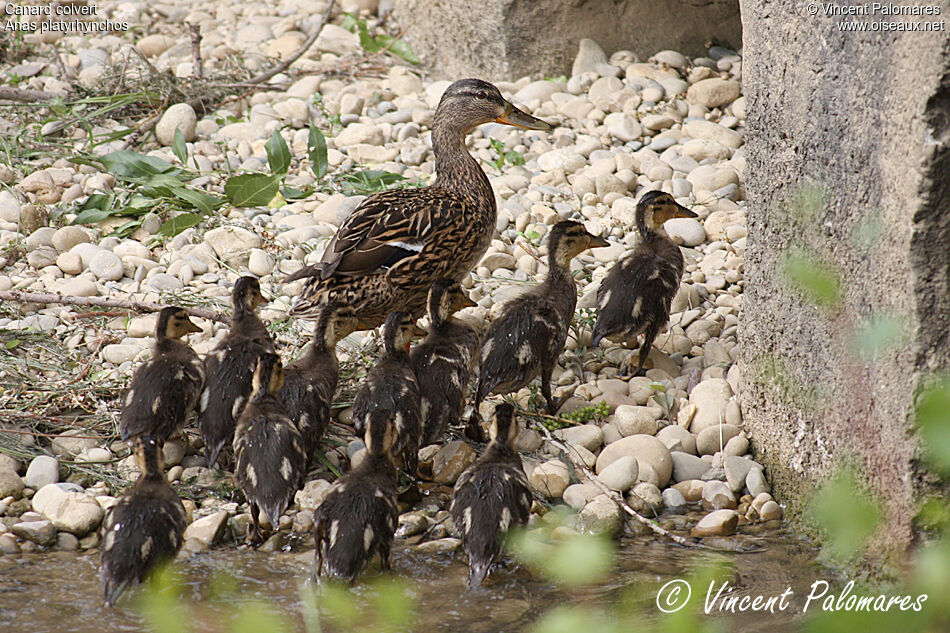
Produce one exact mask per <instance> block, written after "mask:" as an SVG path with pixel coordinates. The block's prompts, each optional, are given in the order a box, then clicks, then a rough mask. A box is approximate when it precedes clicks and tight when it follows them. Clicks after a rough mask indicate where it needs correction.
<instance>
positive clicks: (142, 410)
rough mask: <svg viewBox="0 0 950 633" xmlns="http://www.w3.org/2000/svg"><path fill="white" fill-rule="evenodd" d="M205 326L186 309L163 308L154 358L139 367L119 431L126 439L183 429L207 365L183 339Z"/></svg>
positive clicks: (126, 400)
mask: <svg viewBox="0 0 950 633" xmlns="http://www.w3.org/2000/svg"><path fill="white" fill-rule="evenodd" d="M200 331H201V328H200V327H198V326H197V325H195V324H194V323H192V322H191V320H190V319H189V318H188V313H187V312H185V311H184V310H182V309H181V308H174V307H171V308H164V309H163V310H162V311H161V312H159V313H158V324H157V326H156V327H155V346H154V347H153V348H152V358H150V359H149V360H148V361H146V362H145V363H144V364H142V365H141V366H140V367H139V368H138V369H136V370H135V374H134V375H133V376H132V384H131V385H130V387H129V393H128V394H126V396H125V406H123V407H122V418H121V419H120V420H119V433H120V435H121V436H122V439H123V440H127V439H129V438H131V437H134V436H136V435H156V436H158V437H159V438H161V439H162V440H163V441H164V440H167V439H168V438H169V437H171V436H172V435H174V434H175V433H176V432H178V431H180V430H181V429H182V427H183V426H184V425H185V418H186V417H187V416H188V414H189V413H190V412H191V410H192V409H194V408H195V404H196V403H197V402H198V394H200V393H201V384H202V383H203V382H204V368H203V367H202V365H201V360H200V359H199V358H198V355H197V354H195V350H193V349H191V347H189V346H188V344H187V343H184V342H182V340H181V338H182V337H183V336H184V335H185V334H188V333H189V332H200Z"/></svg>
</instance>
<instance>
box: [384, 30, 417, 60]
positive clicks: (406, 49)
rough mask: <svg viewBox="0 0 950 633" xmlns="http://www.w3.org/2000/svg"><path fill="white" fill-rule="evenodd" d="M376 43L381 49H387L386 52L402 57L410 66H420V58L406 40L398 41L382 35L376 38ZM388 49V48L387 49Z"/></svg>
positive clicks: (390, 36)
mask: <svg viewBox="0 0 950 633" xmlns="http://www.w3.org/2000/svg"><path fill="white" fill-rule="evenodd" d="M376 42H378V43H379V44H380V49H383V48H385V49H386V52H388V53H392V54H393V55H395V56H396V57H401V58H402V59H404V60H406V61H407V62H409V63H410V64H419V63H420V61H419V58H418V57H416V53H415V51H413V50H412V47H411V46H409V44H407V43H406V42H405V41H404V40H397V39H395V38H394V37H393V36H392V35H386V34H385V33H381V34H379V35H378V36H376ZM387 47H388V48H387Z"/></svg>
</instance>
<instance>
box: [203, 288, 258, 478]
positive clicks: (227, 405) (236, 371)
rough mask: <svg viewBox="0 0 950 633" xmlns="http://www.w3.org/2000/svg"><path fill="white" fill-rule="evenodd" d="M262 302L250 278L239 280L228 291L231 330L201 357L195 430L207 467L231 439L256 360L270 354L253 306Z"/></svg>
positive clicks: (247, 391) (211, 464) (249, 390)
mask: <svg viewBox="0 0 950 633" xmlns="http://www.w3.org/2000/svg"><path fill="white" fill-rule="evenodd" d="M262 303H264V295H262V294H261V286H260V284H259V283H258V281H257V279H255V278H253V277H241V278H240V279H238V280H237V281H236V282H234V289H233V290H232V291H231V305H232V306H233V308H234V315H233V316H232V317H231V331H230V332H228V335H227V336H225V337H224V339H223V340H222V341H221V342H220V343H218V345H217V346H216V347H215V348H214V350H213V351H212V352H211V353H210V354H208V355H207V356H206V357H205V388H204V391H203V392H202V394H201V402H200V404H199V410H198V429H199V430H200V431H201V436H202V437H203V438H204V443H205V453H206V454H207V456H208V468H212V467H214V464H215V462H216V461H218V454H219V453H220V452H221V449H222V448H224V447H225V446H226V445H227V444H229V443H230V442H231V440H232V438H233V437H234V422H235V420H237V419H238V417H239V416H240V415H241V411H242V410H243V409H244V405H245V404H247V398H248V396H249V395H251V377H252V376H253V375H254V367H256V366H257V359H258V358H260V357H261V355H262V354H273V353H274V341H273V340H272V339H271V337H270V334H269V333H268V332H267V328H265V327H264V323H263V322H262V321H261V319H260V317H258V316H257V312H256V310H257V307H258V306H259V305H261V304H262Z"/></svg>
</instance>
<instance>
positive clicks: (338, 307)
mask: <svg viewBox="0 0 950 633" xmlns="http://www.w3.org/2000/svg"><path fill="white" fill-rule="evenodd" d="M358 325H359V318H357V316H356V311H355V310H354V309H353V308H352V307H350V306H345V305H342V304H339V303H328V304H326V306H324V308H323V310H321V312H320V318H319V319H318V320H317V326H316V328H315V329H314V332H313V335H314V339H315V340H319V342H320V343H322V344H324V345H326V348H327V349H333V348H335V347H336V344H337V343H338V342H339V341H341V340H343V339H344V338H346V337H347V336H349V335H350V334H352V333H353V332H355V331H356V328H357V326H358Z"/></svg>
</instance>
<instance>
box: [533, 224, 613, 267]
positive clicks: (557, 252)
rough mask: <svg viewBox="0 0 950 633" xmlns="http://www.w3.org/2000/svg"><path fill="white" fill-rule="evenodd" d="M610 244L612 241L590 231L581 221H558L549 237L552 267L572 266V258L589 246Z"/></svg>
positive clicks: (549, 253)
mask: <svg viewBox="0 0 950 633" xmlns="http://www.w3.org/2000/svg"><path fill="white" fill-rule="evenodd" d="M609 245H610V242H608V241H607V240H605V239H604V238H602V237H597V236H596V235H591V234H590V233H588V232H587V229H585V228H584V225H583V224H581V223H580V222H571V221H570V220H565V221H563V222H558V223H557V224H555V225H554V227H553V228H552V229H551V235H550V237H548V259H549V260H550V267H551V268H554V267H558V268H561V269H567V268H569V267H570V264H571V260H572V259H574V258H575V257H577V256H578V255H580V254H581V253H583V252H584V251H586V250H587V249H588V248H599V247H601V246H609Z"/></svg>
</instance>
